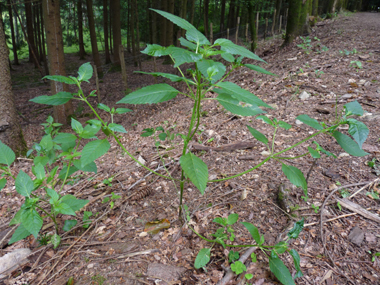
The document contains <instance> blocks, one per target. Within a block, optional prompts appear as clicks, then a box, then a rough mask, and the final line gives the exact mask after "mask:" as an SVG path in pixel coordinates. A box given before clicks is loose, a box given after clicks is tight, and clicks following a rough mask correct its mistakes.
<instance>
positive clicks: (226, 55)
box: [221, 52, 235, 62]
mask: <svg viewBox="0 0 380 285" xmlns="http://www.w3.org/2000/svg"><path fill="white" fill-rule="evenodd" d="M221 56H222V58H223V59H224V60H226V61H228V62H234V61H235V57H234V56H233V55H232V54H230V53H228V52H225V53H222V54H221Z"/></svg>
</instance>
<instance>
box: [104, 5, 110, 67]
mask: <svg viewBox="0 0 380 285" xmlns="http://www.w3.org/2000/svg"><path fill="white" fill-rule="evenodd" d="M107 6H108V0H103V31H104V52H105V56H106V64H108V63H110V62H111V56H110V49H109V46H108V7H107Z"/></svg>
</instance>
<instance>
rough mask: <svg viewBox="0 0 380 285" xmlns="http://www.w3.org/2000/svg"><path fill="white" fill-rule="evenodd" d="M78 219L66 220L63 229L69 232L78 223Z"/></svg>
mask: <svg viewBox="0 0 380 285" xmlns="http://www.w3.org/2000/svg"><path fill="white" fill-rule="evenodd" d="M77 223H78V222H77V220H65V223H64V224H63V228H62V230H63V231H65V232H68V231H69V230H71V229H72V228H73V227H75V226H76V225H77Z"/></svg>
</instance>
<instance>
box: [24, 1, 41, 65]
mask: <svg viewBox="0 0 380 285" xmlns="http://www.w3.org/2000/svg"><path fill="white" fill-rule="evenodd" d="M24 3H25V17H26V31H27V35H28V43H29V62H34V65H35V67H37V66H38V62H36V60H37V59H36V58H35V57H34V56H33V53H34V54H35V55H37V53H36V46H35V43H34V31H33V11H32V3H31V2H30V0H25V1H24Z"/></svg>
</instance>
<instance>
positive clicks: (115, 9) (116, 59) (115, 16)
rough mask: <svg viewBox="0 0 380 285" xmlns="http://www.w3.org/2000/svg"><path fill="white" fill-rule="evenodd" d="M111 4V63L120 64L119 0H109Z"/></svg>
mask: <svg viewBox="0 0 380 285" xmlns="http://www.w3.org/2000/svg"><path fill="white" fill-rule="evenodd" d="M111 5H112V34H113V63H114V64H115V65H117V66H120V55H119V48H120V45H121V23H120V0H111Z"/></svg>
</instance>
